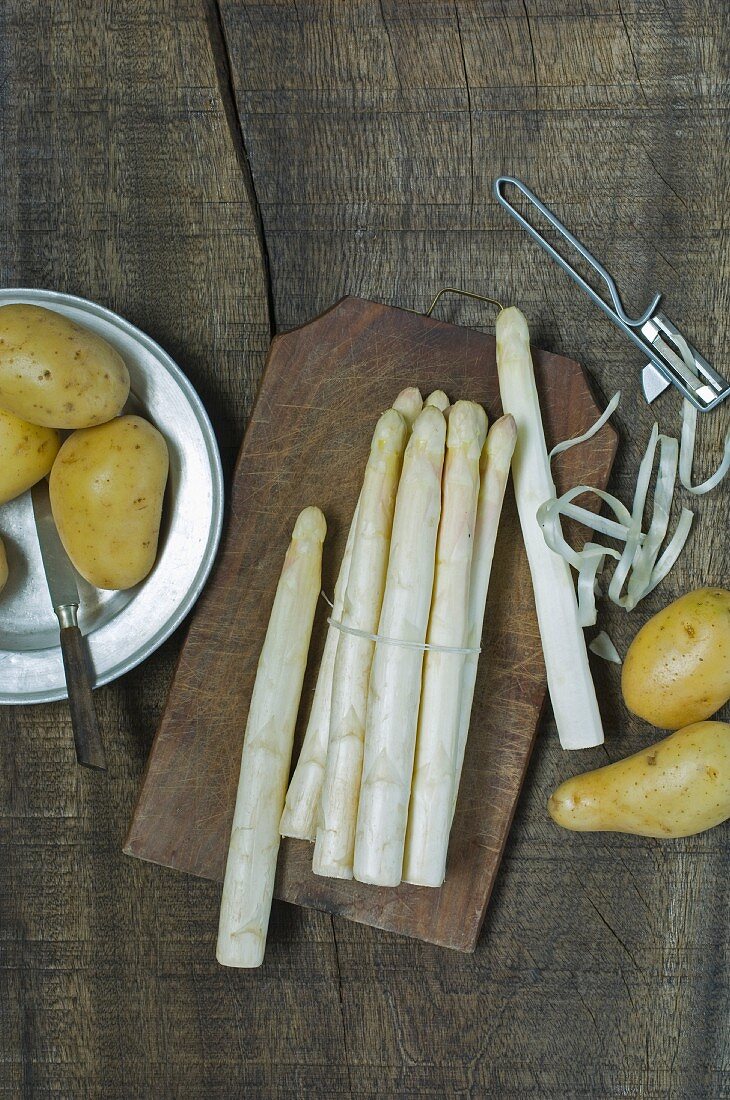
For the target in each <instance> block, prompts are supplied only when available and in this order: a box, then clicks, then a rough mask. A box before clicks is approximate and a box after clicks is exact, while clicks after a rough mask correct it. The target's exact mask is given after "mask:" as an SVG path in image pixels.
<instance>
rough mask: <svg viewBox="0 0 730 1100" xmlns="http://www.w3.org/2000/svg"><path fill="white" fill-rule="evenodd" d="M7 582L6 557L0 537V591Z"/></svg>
mask: <svg viewBox="0 0 730 1100" xmlns="http://www.w3.org/2000/svg"><path fill="white" fill-rule="evenodd" d="M7 582H8V559H7V558H6V556H5V546H4V545H3V540H2V539H0V592H2V590H3V588H4V587H5V585H6V584H7Z"/></svg>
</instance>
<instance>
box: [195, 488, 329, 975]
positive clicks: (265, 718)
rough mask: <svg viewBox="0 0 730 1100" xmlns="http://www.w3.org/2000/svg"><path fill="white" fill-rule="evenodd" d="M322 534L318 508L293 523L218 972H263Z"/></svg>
mask: <svg viewBox="0 0 730 1100" xmlns="http://www.w3.org/2000/svg"><path fill="white" fill-rule="evenodd" d="M326 530H327V525H326V523H325V520H324V516H323V515H322V513H321V512H320V510H319V508H305V509H304V511H303V512H301V513H300V515H299V517H298V518H297V521H296V524H295V525H294V531H293V533H292V538H291V543H290V545H289V549H288V550H287V553H286V558H285V559H284V567H283V569H282V571H281V576H280V578H279V583H278V585H277V589H276V595H275V596H274V604H273V607H272V609H271V616H270V618H269V625H268V627H267V630H266V637H265V639H264V644H263V648H262V650H261V656H260V657H259V663H258V668H257V670H256V681H255V683H254V689H253V695H252V696H251V704H250V707H249V712H248V721H247V722H246V732H245V735H244V740H243V751H242V754H241V773H240V777H239V781H238V793H237V795H236V808H235V810H234V814H233V826H232V829H231V839H230V846H229V849H228V861H227V863H226V873H225V878H224V881H223V897H222V899H221V912H220V922H219V926H218V944H217V949H216V957H217V959H218V962H219V963H221V964H222V965H223V966H240V967H253V966H260V965H261V963H262V961H263V958H264V948H265V946H266V932H267V929H268V925H269V913H270V911H271V899H272V896H273V893H274V876H275V873H276V857H277V854H278V851H279V822H280V820H281V811H282V809H283V807H284V795H285V792H286V782H287V778H288V775H289V764H290V761H291V751H292V743H293V741H294V726H295V724H296V719H297V711H298V709H299V699H300V696H301V693H302V681H303V679H304V670H305V667H306V663H307V653H308V650H309V640H310V637H311V633H312V622H313V620H314V611H315V607H316V605H317V598H318V596H319V590H320V585H321V572H322V543H323V541H324V537H325V533H326Z"/></svg>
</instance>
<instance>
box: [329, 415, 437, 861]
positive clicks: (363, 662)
mask: <svg viewBox="0 0 730 1100" xmlns="http://www.w3.org/2000/svg"><path fill="white" fill-rule="evenodd" d="M439 415H440V414H439ZM407 438H408V429H407V426H406V422H405V419H404V417H403V416H402V415H401V414H400V413H399V412H396V410H395V409H388V411H387V412H385V413H383V415H382V416H381V418H380V420H379V421H378V424H377V427H376V429H375V433H374V435H373V440H372V444H371V448H370V457H369V458H368V463H367V466H366V467H365V479H364V482H363V487H362V494H361V497H360V507H359V510H358V516H357V527H356V530H355V539H354V542H353V547H352V561H351V562H350V575H349V577H348V580H347V590H346V592H345V599H344V603H343V608H342V625H343V626H344V627H349V628H351V629H354V630H361V631H364V632H365V633H366V634H373V633H375V631H376V630H377V629H378V619H379V616H380V608H381V604H382V602H383V591H384V588H385V576H386V572H387V568H388V552H389V548H390V535H391V528H392V525H393V510H394V508H395V497H396V492H397V489H398V479H399V477H400V471H401V465H402V462H403V451H404V449H405V446H406V440H407ZM373 649H374V643H373V642H372V641H371V640H370V639H368V638H363V637H358V636H356V635H354V634H348V633H346V632H344V631H343V632H341V634H340V639H339V641H338V643H337V654H336V656H335V666H334V673H333V677H332V705H331V711H330V730H329V743H328V745H327V762H326V766H325V773H324V782H323V784H322V797H321V803H320V817H319V822H318V825H317V839H316V840H315V843H314V855H313V859H312V870H313V871H314V873H315V874H316V875H328V876H330V877H332V878H352V858H353V852H354V847H355V825H356V822H357V804H358V796H359V791H360V776H361V772H362V753H363V739H364V737H365V713H366V708H367V698H368V681H369V678H370V665H371V662H372V659H373Z"/></svg>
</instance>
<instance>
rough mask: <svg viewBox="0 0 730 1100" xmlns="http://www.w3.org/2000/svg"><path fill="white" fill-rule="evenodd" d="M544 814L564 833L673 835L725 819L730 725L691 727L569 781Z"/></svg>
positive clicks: (729, 811)
mask: <svg viewBox="0 0 730 1100" xmlns="http://www.w3.org/2000/svg"><path fill="white" fill-rule="evenodd" d="M548 811H549V813H550V816H551V817H552V819H553V821H555V822H557V824H558V825H562V826H563V828H564V829H575V830H578V831H579V832H594V831H596V832H615V833H636V834H637V835H639V836H653V837H660V838H661V837H679V836H691V835H692V834H693V833H701V832H704V830H705V829H711V828H712V827H713V825H720V824H721V823H722V822H723V821H725V820H726V819H727V818H728V817H730V725H728V723H727V722H695V723H694V724H693V725H691V726H686V727H685V728H684V729H681V730H677V732H676V733H672V734H670V736H669V737H666V738H665V739H664V740H663V741H659V742H657V744H655V745H651V746H650V747H649V748H648V749H642V751H641V752H637V753H635V754H634V755H633V756H628V757H627V758H626V759H625V760H619V761H618V762H617V763H615V764H609V765H608V766H607V767H605V768H598V769H597V770H596V771H592V772H585V773H584V774H583V775H576V776H575V777H574V778H573V779H568V780H567V781H566V782H565V783H563V784H562V785H561V786H560V787H558V789H557V790H556V791H555V793H554V794H552V795H551V796H550V800H549V802H548Z"/></svg>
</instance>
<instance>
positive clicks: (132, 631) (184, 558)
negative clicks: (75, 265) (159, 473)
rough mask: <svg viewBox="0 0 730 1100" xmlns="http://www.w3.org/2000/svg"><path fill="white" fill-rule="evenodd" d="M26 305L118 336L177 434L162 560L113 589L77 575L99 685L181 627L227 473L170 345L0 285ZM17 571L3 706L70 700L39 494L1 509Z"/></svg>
mask: <svg viewBox="0 0 730 1100" xmlns="http://www.w3.org/2000/svg"><path fill="white" fill-rule="evenodd" d="M13 302H27V303H31V304H33V305H39V306H45V307H46V308H47V309H55V310H57V311H58V312H59V313H63V314H65V315H66V316H67V317H70V318H71V319H72V320H74V321H77V322H78V323H79V324H81V325H85V326H86V327H87V328H90V329H92V330H93V331H94V332H97V333H98V334H99V335H100V336H103V337H104V339H105V340H107V341H108V342H109V343H110V344H112V345H113V346H114V347H115V348H116V349H117V351H118V352H119V353H120V355H121V356H122V357H123V359H124V361H125V362H126V364H127V367H128V368H129V374H130V378H131V383H132V396H131V399H130V411H134V412H138V413H140V415H142V416H145V417H147V419H148V420H151V421H152V423H153V424H154V425H155V427H157V428H158V429H159V430H160V431H161V432H162V434H163V435H164V436H165V439H166V440H167V445H168V448H169V451H170V476H169V479H168V484H167V490H166V493H165V504H164V509H163V519H162V529H161V531H160V545H159V551H158V555H157V561H156V563H155V567H154V569H153V570H152V572H151V573H150V574H149V576H148V577H147V578H146V579H145V580H144V581H143V582H142V583H141V584H139V585H137V587H136V588H132V589H129V590H128V591H126V592H103V591H101V590H99V589H96V588H93V587H92V586H91V585H89V584H87V583H86V582H85V581H84V580H83V579H81V578H79V592H80V595H81V601H82V607H81V611H80V625H81V629H82V630H83V632H84V633H85V634H86V635H87V636H88V643H89V649H90V652H91V658H92V661H93V665H94V672H95V683H96V686H100V685H101V684H107V683H109V681H110V680H114V679H116V678H117V677H118V676H121V675H123V673H125V672H128V671H129V669H131V668H134V666H135V665H138V664H139V663H140V661H143V660H144V659H145V658H146V657H148V656H149V655H150V653H152V652H153V651H154V650H155V649H157V647H158V646H159V645H161V644H162V643H163V642H164V641H165V639H166V638H168V637H169V635H170V634H172V632H173V630H175V628H176V627H178V626H179V625H180V623H181V622H182V620H183V619H184V618H185V616H186V615H187V613H188V612H189V611H190V609H191V607H192V606H193V604H194V603H195V601H196V600H197V598H198V596H199V595H200V592H201V590H202V588H203V585H204V584H205V581H206V578H207V576H208V573H209V572H210V569H211V566H212V565H213V560H214V558H215V553H216V550H217V547H218V542H219V539H220V533H221V525H222V520H223V476H222V472H221V463H220V456H219V454H218V448H217V445H216V441H215V436H214V434H213V429H212V427H211V424H210V421H209V419H208V416H207V413H206V412H205V409H204V408H203V405H202V402H201V400H200V398H199V397H198V395H197V394H196V392H195V390H194V389H193V387H192V386H191V385H190V382H188V380H187V378H186V377H185V375H184V374H183V373H182V371H181V370H180V368H179V367H178V366H177V365H176V364H175V363H174V362H173V360H172V359H171V358H170V356H169V355H168V354H167V352H165V351H163V349H162V348H161V347H160V346H159V344H156V343H155V342H154V340H151V339H150V338H149V336H145V334H144V333H143V332H140V330H139V329H137V328H135V327H134V325H130V324H129V322H128V321H125V320H124V319H123V318H122V317H119V316H117V314H115V313H112V311H111V310H108V309H104V308H103V306H99V305H96V304H95V303H94V302H87V301H86V300H85V299H83V298H76V297H74V296H73V295H71V294H56V293H54V292H53V291H49V290H15V289H11V290H0V306H3V305H10V304H11V303H13ZM0 536H2V539H3V541H4V543H5V548H6V551H7V555H8V566H9V570H10V576H9V579H8V583H7V586H6V587H5V589H4V590H3V592H2V593H0V703H45V702H50V701H51V700H53V699H65V698H66V684H65V680H64V675H63V663H62V660H61V650H60V647H59V641H58V623H57V621H56V616H55V615H54V613H53V609H52V607H51V604H50V597H49V595H48V589H47V587H46V580H45V576H44V573H43V566H42V563H41V556H40V550H39V548H38V540H37V538H36V533H35V523H34V519H33V509H32V506H31V500H30V493H24V494H23V496H21V497H18V498H17V499H16V500H13V501H10V502H9V503H8V504H3V505H0Z"/></svg>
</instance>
